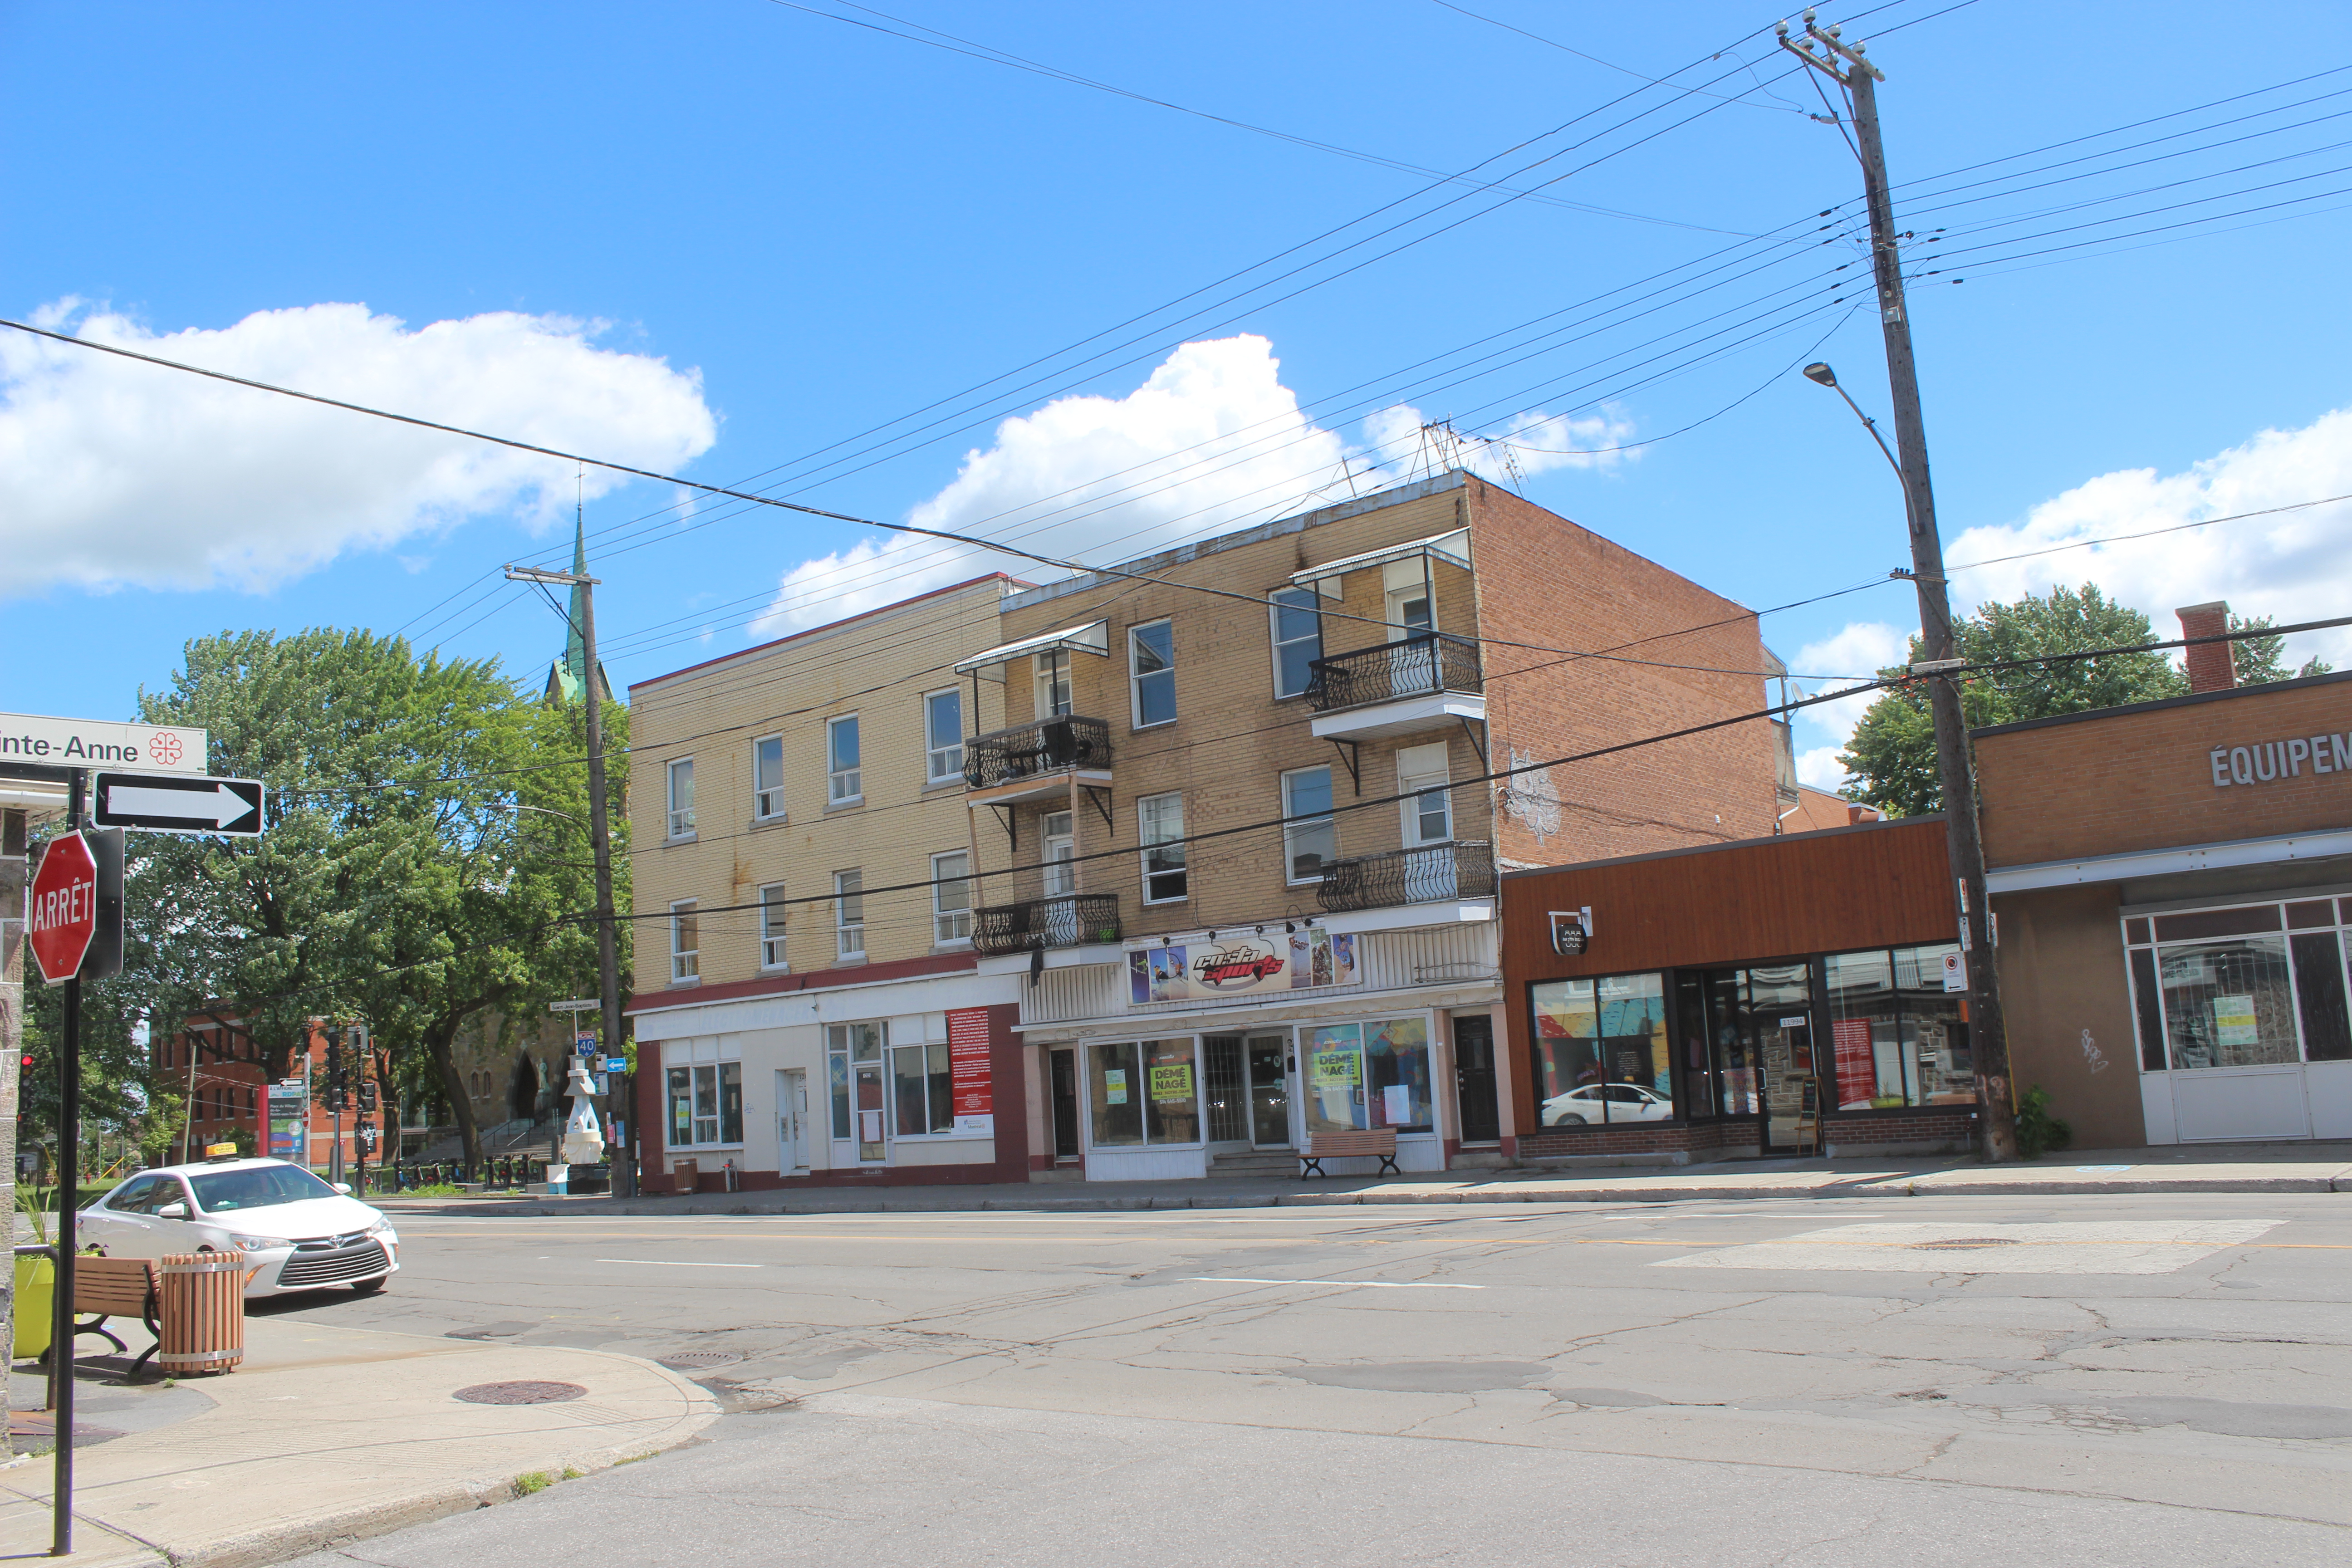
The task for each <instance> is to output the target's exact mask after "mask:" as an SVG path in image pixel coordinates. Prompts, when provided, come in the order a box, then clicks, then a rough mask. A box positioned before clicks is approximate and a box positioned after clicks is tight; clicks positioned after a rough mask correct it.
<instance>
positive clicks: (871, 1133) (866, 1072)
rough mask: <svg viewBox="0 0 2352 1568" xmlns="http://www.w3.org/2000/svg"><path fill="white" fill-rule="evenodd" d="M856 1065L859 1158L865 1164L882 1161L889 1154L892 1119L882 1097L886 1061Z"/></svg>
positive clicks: (876, 1163)
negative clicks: (889, 1134)
mask: <svg viewBox="0 0 2352 1568" xmlns="http://www.w3.org/2000/svg"><path fill="white" fill-rule="evenodd" d="M856 1075H857V1076H856V1085H855V1089H856V1110H857V1158H858V1161H859V1163H862V1164H875V1165H878V1164H880V1163H882V1162H883V1161H884V1160H886V1159H887V1158H888V1157H889V1152H890V1151H889V1147H888V1145H887V1144H886V1143H885V1142H883V1140H884V1138H885V1137H886V1136H887V1130H886V1129H885V1127H884V1123H885V1122H887V1121H888V1120H889V1117H888V1114H887V1110H885V1101H884V1100H883V1098H882V1064H881V1063H880V1062H878V1061H877V1062H859V1063H857V1064H856Z"/></svg>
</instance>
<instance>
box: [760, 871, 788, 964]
mask: <svg viewBox="0 0 2352 1568" xmlns="http://www.w3.org/2000/svg"><path fill="white" fill-rule="evenodd" d="M784 909H785V904H784V885H783V884H782V882H771V883H769V884H768V885H767V886H766V887H764V888H762V889H760V967H761V968H762V969H782V968H784V967H786V965H785V963H784Z"/></svg>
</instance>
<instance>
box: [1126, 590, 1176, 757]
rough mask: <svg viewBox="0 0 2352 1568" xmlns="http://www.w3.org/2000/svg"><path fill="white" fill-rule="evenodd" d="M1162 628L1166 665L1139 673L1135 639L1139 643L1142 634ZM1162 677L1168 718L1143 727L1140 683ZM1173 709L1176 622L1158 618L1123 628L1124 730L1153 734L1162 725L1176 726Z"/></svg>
mask: <svg viewBox="0 0 2352 1568" xmlns="http://www.w3.org/2000/svg"><path fill="white" fill-rule="evenodd" d="M1163 626H1164V627H1166V628H1167V631H1168V662H1167V663H1166V664H1164V665H1162V666H1161V667H1160V668H1158V669H1152V670H1146V669H1142V668H1138V666H1137V662H1136V654H1137V653H1138V651H1139V643H1138V639H1139V638H1140V637H1142V636H1143V634H1144V633H1146V632H1149V631H1155V630H1158V629H1159V628H1160V627H1163ZM1163 675H1164V676H1166V677H1167V678H1168V708H1169V713H1168V717H1167V718H1165V719H1154V720H1152V721H1150V723H1148V724H1147V723H1145V722H1144V721H1143V683H1144V682H1145V681H1147V680H1157V679H1160V677H1161V676H1163ZM1175 709H1176V622H1175V621H1174V619H1173V618H1171V617H1170V616H1161V617H1160V619H1158V620H1156V621H1145V622H1143V623H1142V624H1141V625H1139V626H1129V627H1128V628H1127V719H1128V727H1129V729H1134V730H1157V729H1159V728H1160V727H1161V726H1162V725H1165V724H1173V723H1174V722H1176V712H1175Z"/></svg>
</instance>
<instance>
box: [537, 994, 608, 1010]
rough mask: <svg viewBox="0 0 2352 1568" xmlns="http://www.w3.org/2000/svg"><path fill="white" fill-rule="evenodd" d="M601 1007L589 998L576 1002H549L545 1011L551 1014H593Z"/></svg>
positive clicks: (599, 1003)
mask: <svg viewBox="0 0 2352 1568" xmlns="http://www.w3.org/2000/svg"><path fill="white" fill-rule="evenodd" d="M603 1005H604V1004H603V1003H602V1002H599V1001H598V1000H596V998H595V997H593V996H589V997H583V999H581V1000H580V1001H577V1002H550V1003H549V1004H548V1005H547V1010H548V1011H549V1012H551V1013H593V1012H594V1011H595V1010H596V1009H597V1008H599V1007H601V1006H603Z"/></svg>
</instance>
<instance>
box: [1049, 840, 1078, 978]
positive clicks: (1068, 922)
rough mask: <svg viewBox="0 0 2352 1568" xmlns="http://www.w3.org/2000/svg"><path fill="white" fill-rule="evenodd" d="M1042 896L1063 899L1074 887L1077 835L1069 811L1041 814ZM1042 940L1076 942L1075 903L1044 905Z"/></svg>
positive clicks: (1051, 944) (1060, 944) (1061, 944)
mask: <svg viewBox="0 0 2352 1568" xmlns="http://www.w3.org/2000/svg"><path fill="white" fill-rule="evenodd" d="M1044 837H1045V896H1046V897H1047V898H1048V899H1067V898H1068V897H1069V896H1070V895H1071V894H1073V893H1075V892H1076V891H1077V890H1078V868H1077V866H1076V863H1075V862H1076V856H1077V837H1076V834H1075V833H1073V832H1072V831H1071V823H1070V814H1069V813H1068V812H1066V811H1054V812H1048V813H1046V814H1045V835H1044ZM1045 931H1046V935H1045V942H1046V945H1047V946H1049V947H1076V945H1077V944H1078V907H1077V905H1076V904H1075V903H1056V904H1048V905H1047V906H1046V907H1045Z"/></svg>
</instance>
